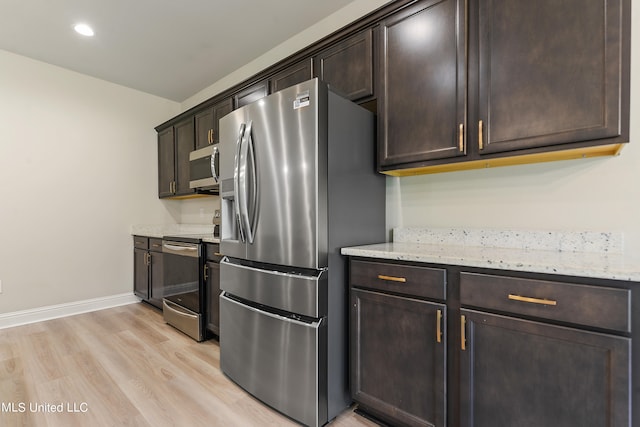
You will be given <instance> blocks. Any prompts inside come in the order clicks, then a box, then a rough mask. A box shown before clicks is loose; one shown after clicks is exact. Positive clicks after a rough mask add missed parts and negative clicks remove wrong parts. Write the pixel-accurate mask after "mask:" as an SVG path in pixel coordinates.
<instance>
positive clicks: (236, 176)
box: [233, 123, 246, 242]
mask: <svg viewBox="0 0 640 427" xmlns="http://www.w3.org/2000/svg"><path fill="white" fill-rule="evenodd" d="M245 127H246V125H245V124H244V123H242V124H241V125H240V130H239V131H238V140H237V141H236V155H235V158H234V161H233V205H234V210H235V213H236V218H235V220H236V223H237V224H238V231H239V232H240V241H242V242H244V241H245V239H244V232H243V230H242V221H241V220H240V201H239V198H240V194H239V193H240V188H239V187H240V147H241V146H242V140H243V137H244V130H245Z"/></svg>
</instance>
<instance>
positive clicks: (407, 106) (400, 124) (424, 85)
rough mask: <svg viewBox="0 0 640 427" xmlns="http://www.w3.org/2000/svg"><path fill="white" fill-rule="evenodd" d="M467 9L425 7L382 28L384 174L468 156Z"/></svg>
mask: <svg viewBox="0 0 640 427" xmlns="http://www.w3.org/2000/svg"><path fill="white" fill-rule="evenodd" d="M464 5H465V2H464V1H462V0H439V1H436V0H429V1H421V2H419V3H418V4H417V5H415V6H414V7H411V8H408V9H405V10H403V11H402V12H400V13H398V14H396V15H392V16H391V17H390V18H388V19H386V20H384V21H382V22H381V23H380V31H381V46H380V61H381V70H380V85H379V87H380V93H379V97H378V115H379V120H378V123H379V126H380V129H379V138H380V142H379V149H378V150H379V151H378V161H379V166H381V167H382V169H385V168H386V169H390V168H389V167H390V166H393V165H400V164H402V163H407V162H418V161H424V160H431V159H442V158H449V157H455V156H461V155H464V154H465V150H466V148H465V135H464V134H465V112H466V105H465V102H466V89H465V88H466V58H465V39H466V37H465V34H466V32H465V15H466V11H465V6H464Z"/></svg>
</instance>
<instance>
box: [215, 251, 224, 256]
mask: <svg viewBox="0 0 640 427" xmlns="http://www.w3.org/2000/svg"><path fill="white" fill-rule="evenodd" d="M213 254H214V255H215V256H222V254H221V253H220V252H214V253H213Z"/></svg>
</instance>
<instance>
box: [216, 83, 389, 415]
mask: <svg viewBox="0 0 640 427" xmlns="http://www.w3.org/2000/svg"><path fill="white" fill-rule="evenodd" d="M220 141H221V142H220V146H221V158H220V165H221V184H220V195H221V204H222V231H221V250H222V252H223V253H224V254H225V258H224V259H223V261H222V263H221V266H220V276H221V279H220V280H221V281H220V285H221V286H220V287H221V289H222V290H223V294H222V295H221V297H220V366H221V369H222V371H223V372H224V373H225V374H226V375H227V376H229V377H230V378H231V379H232V380H234V381H235V382H236V383H238V384H239V385H240V386H242V387H243V388H245V389H246V390H247V391H249V392H250V393H252V394H253V395H254V396H256V397H257V398H259V399H260V400H262V401H263V402H265V403H267V404H269V405H271V406H272V407H274V408H276V409H278V410H279V411H281V412H283V413H284V414H286V415H288V416H289V417H291V418H293V419H295V420H297V421H298V422H301V423H304V424H307V425H310V426H318V425H322V424H325V423H326V422H328V421H330V420H331V419H332V418H334V417H335V416H336V415H337V414H338V413H340V412H341V411H342V410H343V409H345V408H346V407H347V406H348V405H349V403H350V401H351V399H350V396H349V387H348V359H347V342H348V339H347V285H346V283H345V282H346V265H345V262H344V259H343V257H342V256H341V255H340V248H341V247H343V246H351V245H359V244H366V243H374V242H379V241H384V240H385V235H384V234H385V179H384V178H383V177H382V176H380V175H378V174H376V173H375V170H374V158H375V156H374V145H375V144H374V120H373V115H372V114H371V113H370V112H368V111H366V110H364V109H363V108H360V107H358V106H357V105H355V104H353V103H351V102H349V101H347V100H345V99H343V98H341V97H339V96H338V95H336V94H334V93H333V92H331V91H330V90H329V89H328V88H327V86H326V85H325V84H323V83H321V82H319V81H318V80H317V79H314V80H310V81H308V82H305V83H302V84H299V85H296V86H293V87H291V88H288V89H284V90H282V91H280V92H277V93H275V94H273V95H270V96H268V97H266V98H263V99H261V100H259V101H257V102H255V103H253V104H250V105H248V106H245V107H242V108H240V109H238V110H236V111H234V112H232V113H230V114H229V115H227V116H225V117H223V118H222V119H221V120H220Z"/></svg>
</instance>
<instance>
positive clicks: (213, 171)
mask: <svg viewBox="0 0 640 427" xmlns="http://www.w3.org/2000/svg"><path fill="white" fill-rule="evenodd" d="M219 156H220V152H219V151H218V147H217V146H214V147H213V153H211V176H212V177H213V180H214V181H215V182H218V177H219V175H218V171H217V170H216V157H218V158H219ZM218 163H219V162H218Z"/></svg>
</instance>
